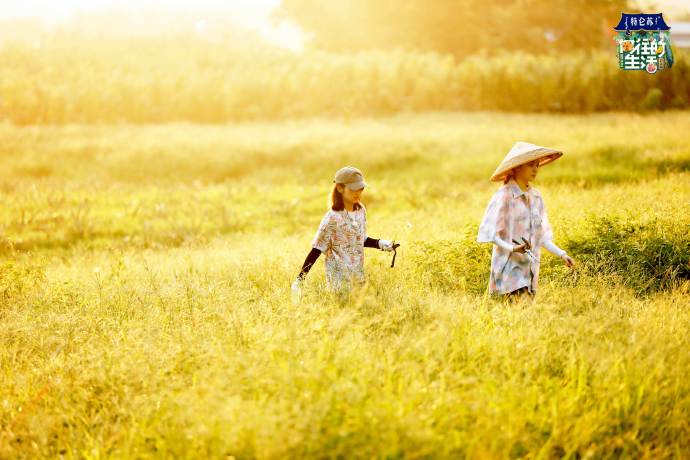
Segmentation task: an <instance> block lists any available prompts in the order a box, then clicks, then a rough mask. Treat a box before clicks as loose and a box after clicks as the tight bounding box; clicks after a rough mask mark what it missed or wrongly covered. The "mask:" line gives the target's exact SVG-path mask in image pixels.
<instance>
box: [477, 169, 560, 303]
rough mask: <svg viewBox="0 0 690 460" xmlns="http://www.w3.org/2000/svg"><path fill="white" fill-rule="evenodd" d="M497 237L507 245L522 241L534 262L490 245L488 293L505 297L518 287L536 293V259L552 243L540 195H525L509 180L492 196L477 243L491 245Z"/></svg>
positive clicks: (537, 270) (525, 256)
mask: <svg viewBox="0 0 690 460" xmlns="http://www.w3.org/2000/svg"><path fill="white" fill-rule="evenodd" d="M496 235H498V236H499V237H500V238H501V239H502V240H504V241H506V242H507V243H510V244H514V243H513V240H516V241H520V242H522V238H523V237H524V238H525V239H526V240H527V241H529V243H530V245H531V246H532V253H533V254H534V256H535V257H536V259H537V260H536V261H535V262H532V261H530V259H529V257H528V256H527V254H520V253H517V252H511V251H509V250H507V249H503V248H501V247H499V246H498V245H496V244H494V245H493V250H492V253H491V275H490V277H489V293H491V294H507V293H509V292H512V291H514V290H516V289H519V288H521V287H525V286H526V287H527V288H528V289H529V290H530V291H531V292H536V290H537V286H538V279H539V257H540V252H541V247H542V246H543V245H544V243H546V242H548V241H551V240H553V231H552V228H551V225H550V224H549V220H548V217H547V215H546V208H545V207H544V200H543V199H542V197H541V194H540V193H539V192H538V191H537V190H536V189H535V188H534V187H529V188H528V190H527V191H526V192H524V191H522V189H521V188H520V186H519V185H518V184H517V182H515V180H513V179H511V180H510V181H508V183H507V184H504V185H503V186H502V187H501V188H499V189H498V191H496V193H494V195H493V197H492V198H491V201H490V202H489V205H488V206H487V208H486V212H485V213H484V218H483V219H482V222H481V225H480V226H479V232H478V234H477V241H478V242H480V243H491V242H493V239H494V236H496Z"/></svg>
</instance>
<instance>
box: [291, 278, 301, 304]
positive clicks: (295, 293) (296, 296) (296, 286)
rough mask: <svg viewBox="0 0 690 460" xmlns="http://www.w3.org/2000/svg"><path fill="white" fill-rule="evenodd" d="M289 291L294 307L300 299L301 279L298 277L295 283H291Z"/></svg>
mask: <svg viewBox="0 0 690 460" xmlns="http://www.w3.org/2000/svg"><path fill="white" fill-rule="evenodd" d="M290 290H291V291H292V292H291V296H290V297H291V299H292V303H293V304H295V305H296V304H298V303H299V301H300V299H301V298H302V278H300V277H299V276H298V277H297V278H296V279H295V281H293V282H292V285H291V286H290Z"/></svg>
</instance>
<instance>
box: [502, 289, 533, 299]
mask: <svg viewBox="0 0 690 460" xmlns="http://www.w3.org/2000/svg"><path fill="white" fill-rule="evenodd" d="M524 295H527V296H529V297H534V294H533V293H531V292H530V290H529V288H528V287H527V286H523V287H521V288H520V289H516V290H514V291H511V292H509V293H507V294H506V298H516V297H523V296H524Z"/></svg>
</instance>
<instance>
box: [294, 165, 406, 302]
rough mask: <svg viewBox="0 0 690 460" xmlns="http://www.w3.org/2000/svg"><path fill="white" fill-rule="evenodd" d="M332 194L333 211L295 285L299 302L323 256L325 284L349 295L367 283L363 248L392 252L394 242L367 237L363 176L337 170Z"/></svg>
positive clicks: (323, 221)
mask: <svg viewBox="0 0 690 460" xmlns="http://www.w3.org/2000/svg"><path fill="white" fill-rule="evenodd" d="M333 182H334V183H335V185H334V186H333V191H332V192H331V209H329V210H328V211H327V212H326V214H325V215H324V216H323V219H321V224H320V225H319V229H318V230H317V231H316V235H315V236H314V239H313V240H312V242H311V245H312V249H311V252H309V254H308V255H307V258H306V259H305V260H304V264H303V265H302V271H300V273H299V275H298V276H297V278H296V279H295V281H294V282H293V283H292V292H293V297H296V298H299V294H300V289H301V284H302V282H303V281H304V278H305V277H306V275H307V273H309V270H310V269H311V267H312V265H313V264H314V262H316V260H317V259H318V258H319V256H320V255H321V253H323V254H325V256H326V259H325V265H326V280H327V282H328V287H329V288H330V289H331V290H334V291H341V292H342V291H347V290H349V288H350V287H351V283H352V282H353V281H354V282H357V283H363V282H364V248H365V247H369V248H378V249H381V250H383V251H392V250H393V242H391V241H389V240H383V239H380V240H377V239H373V238H370V237H368V236H367V231H366V230H367V216H366V209H365V208H364V205H363V204H362V203H361V201H360V200H361V197H362V191H363V190H364V187H365V186H366V183H365V182H364V177H363V176H362V172H361V171H360V170H359V169H357V168H355V167H352V166H345V167H344V168H341V169H340V170H338V172H337V173H336V174H335V180H334V181H333Z"/></svg>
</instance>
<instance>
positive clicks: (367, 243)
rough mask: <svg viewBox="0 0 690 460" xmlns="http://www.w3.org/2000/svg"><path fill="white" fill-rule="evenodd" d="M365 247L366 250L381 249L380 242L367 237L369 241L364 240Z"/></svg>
mask: <svg viewBox="0 0 690 460" xmlns="http://www.w3.org/2000/svg"><path fill="white" fill-rule="evenodd" d="M364 247H365V248H375V249H380V248H379V240H377V239H375V238H371V237H369V236H367V239H366V240H364Z"/></svg>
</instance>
